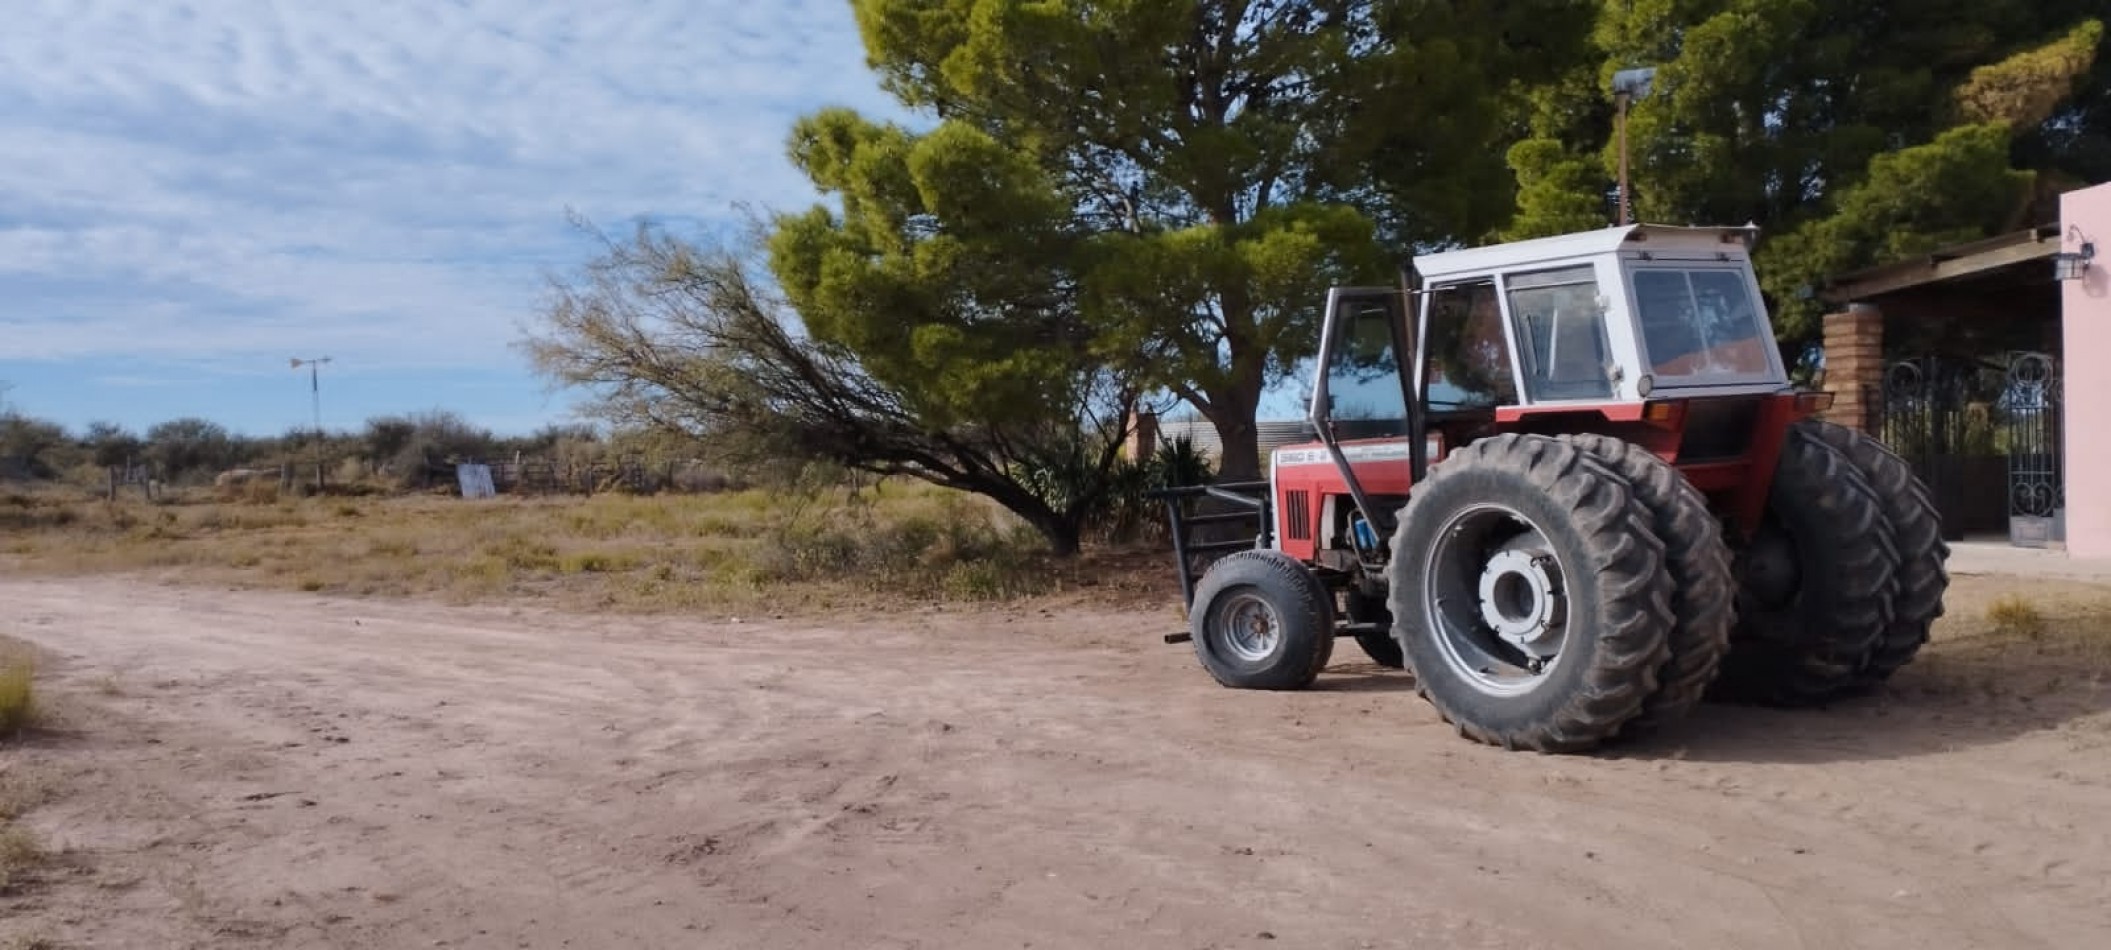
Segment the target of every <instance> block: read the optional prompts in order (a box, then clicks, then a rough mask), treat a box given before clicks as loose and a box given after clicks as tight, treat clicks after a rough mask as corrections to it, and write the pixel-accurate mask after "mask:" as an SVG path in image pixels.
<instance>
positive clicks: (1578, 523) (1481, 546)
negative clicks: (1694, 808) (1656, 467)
mask: <svg viewBox="0 0 2111 950" xmlns="http://www.w3.org/2000/svg"><path fill="white" fill-rule="evenodd" d="M1392 570H1393V577H1392V612H1393V617H1394V632H1395V635H1396V636H1397V637H1398V638H1399V640H1400V644H1401V647H1402V651H1403V652H1404V653H1405V655H1406V659H1407V664H1408V667H1409V668H1410V669H1412V670H1413V671H1414V675H1415V688H1416V689H1417V690H1418V691H1420V692H1421V694H1422V696H1423V697H1424V698H1425V699H1427V700H1428V701H1429V702H1430V703H1431V704H1432V705H1434V706H1435V707H1436V708H1437V711H1438V712H1439V713H1440V714H1442V715H1443V716H1444V718H1445V719H1446V720H1448V721H1450V722H1451V723H1452V724H1454V725H1455V726H1456V727H1457V728H1458V730H1459V732H1460V733H1461V734H1463V735H1465V736H1467V737H1469V738H1472V739H1476V740H1479V741H1481V742H1486V743H1489V744H1492V745H1499V746H1503V747H1505V748H1511V749H1535V750H1539V751H1543V752H1577V751H1583V750H1586V749H1589V748H1591V747H1593V746H1595V745H1597V744H1598V743H1600V742H1602V741H1604V740H1606V739H1609V738H1611V737H1612V736H1614V735H1615V734H1616V733H1618V732H1619V731H1620V729H1621V727H1623V726H1624V725H1626V724H1627V723H1628V722H1629V721H1630V720H1632V719H1633V718H1634V717H1635V716H1636V715H1637V714H1639V713H1640V712H1641V711H1642V709H1643V704H1644V702H1645V701H1646V700H1647V699H1648V697H1649V696H1650V695H1651V694H1653V693H1655V692H1656V689H1657V676H1658V671H1659V670H1660V669H1661V668H1662V667H1663V664H1664V661H1665V659H1666V658H1667V656H1668V655H1669V652H1670V648H1669V637H1670V635H1671V631H1672V627H1673V623H1674V620H1673V614H1672V610H1671V592H1670V578H1669V575H1668V574H1667V572H1666V570H1665V566H1664V544H1663V542H1662V541H1660V540H1659V539H1658V538H1657V536H1656V534H1655V533H1654V531H1653V530H1652V528H1651V526H1650V523H1649V515H1648V512H1647V510H1646V509H1644V508H1643V507H1641V506H1638V505H1636V504H1635V503H1634V495H1633V492H1632V490H1631V489H1630V487H1629V485H1628V483H1627V481H1626V480H1625V479H1623V478H1622V477H1621V476H1620V475H1619V474H1617V473H1616V472H1614V471H1613V470H1612V469H1610V468H1608V467H1606V466H1605V465H1604V464H1603V463H1601V462H1599V461H1597V460H1596V459H1594V458H1593V457H1592V456H1591V455H1590V454H1589V453H1587V452H1584V451H1582V450H1580V449H1578V448H1577V447H1575V446H1573V445H1570V444H1568V443H1566V442H1563V441H1560V440H1558V439H1553V438H1548V437H1544V436H1530V435H1499V436H1495V437H1492V438H1488V439H1483V440H1481V441H1478V442H1475V443H1473V444H1471V445H1468V446H1466V447H1465V448H1462V449H1460V450H1458V451H1456V452H1454V453H1452V455H1451V456H1450V457H1448V458H1446V459H1445V460H1444V462H1443V463H1442V464H1440V465H1438V466H1436V468H1435V469H1434V470H1432V472H1431V474H1430V478H1429V479H1428V480H1427V481H1425V482H1424V483H1423V484H1421V485H1418V486H1416V488H1415V491H1414V494H1413V495H1412V496H1411V497H1410V499H1409V501H1408V503H1407V506H1406V507H1405V508H1403V509H1402V511H1401V516H1400V527H1399V530H1398V532H1397V533H1396V534H1395V536H1394V542H1393V566H1392Z"/></svg>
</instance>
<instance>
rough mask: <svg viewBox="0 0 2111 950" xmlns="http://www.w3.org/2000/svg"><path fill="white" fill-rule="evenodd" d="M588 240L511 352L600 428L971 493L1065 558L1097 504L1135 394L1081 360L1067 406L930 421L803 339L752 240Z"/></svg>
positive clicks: (649, 235) (853, 365)
mask: <svg viewBox="0 0 2111 950" xmlns="http://www.w3.org/2000/svg"><path fill="white" fill-rule="evenodd" d="M596 235H597V237H598V239H599V240H600V242H601V245H602V253H601V254H600V256H599V257H597V258H596V259H594V260H592V261H591V262H589V263H588V264H587V265H585V267H583V268H582V269H581V271H580V272H579V273H577V274H576V275H573V276H572V277H570V278H560V279H558V280H555V281H553V284H552V294H551V297H550V299H549V301H548V303H547V305H546V306H545V307H544V308H543V314H542V316H543V319H542V329H541V331H540V332H537V333H533V334H531V335H530V336H529V337H528V338H527V340H526V341H525V346H526V348H527V350H528V352H529V353H530V355H531V356H532V358H533V359H534V361H535V363H536V365H537V367H538V368H539V369H540V370H541V371H542V372H543V373H544V374H545V375H547V376H549V377H551V378H553V379H555V380H557V381H560V382H562V383H564V384H568V385H572V386H579V387H583V388H586V389H589V390H591V391H593V392H594V393H595V394H596V399H595V402H594V405H593V408H594V410H595V411H596V412H597V413H598V414H600V415H602V416H603V417H604V418H607V419H608V420H609V421H611V422H613V423H616V424H619V425H636V426H645V427H650V428H654V429H659V430H664V431H670V432H677V433H681V434H683V435H686V436H688V437H690V438H694V439H696V440H698V441H699V442H700V443H702V444H705V445H709V446H710V447H711V448H712V450H713V451H714V453H719V454H722V455H724V456H726V457H729V458H732V459H736V460H746V461H753V462H772V463H783V462H787V461H790V462H803V461H813V462H826V463H832V464H837V465H841V466H843V467H846V468H848V469H851V470H854V471H861V472H866V473H871V474H876V475H883V476H892V475H903V476H910V477H914V478H919V479H923V480H925V481H929V482H932V483H935V484H938V485H942V486H945V487H948V488H954V489H958V490H961V491H966V492H972V493H975V494H978V495H982V496H985V497H988V498H990V499H992V500H994V501H995V502H997V503H998V504H1000V505H1002V506H1003V507H1004V508H1005V509H1007V510H1009V511H1011V512H1012V513H1014V514H1016V515H1018V516H1019V517H1020V518H1021V519H1023V520H1024V521H1026V522H1027V523H1028V524H1030V525H1032V526H1033V527H1034V528H1035V529H1036V530H1037V531H1039V532H1040V534H1041V535H1042V536H1043V537H1044V538H1045V539H1046V540H1047V542H1048V544H1049V546H1050V547H1051V549H1053V550H1054V551H1055V552H1056V553H1058V554H1062V555H1069V554H1073V553H1075V552H1076V551H1077V549H1078V546H1079V542H1080V539H1081V536H1082V534H1083V532H1084V530H1085V528H1086V526H1087V524H1088V523H1089V521H1090V520H1091V518H1092V516H1093V515H1094V513H1095V512H1096V511H1097V510H1098V509H1099V508H1100V507H1101V506H1103V505H1104V504H1105V503H1106V502H1107V500H1108V499H1107V493H1108V491H1109V484H1110V480H1109V477H1108V476H1109V473H1110V472H1111V471H1112V470H1113V469H1114V468H1115V467H1116V466H1117V465H1119V464H1120V459H1121V456H1120V451H1121V443H1122V441H1123V440H1124V439H1125V438H1127V436H1128V434H1129V427H1130V425H1131V422H1130V420H1131V418H1132V412H1131V410H1132V409H1133V408H1134V407H1135V405H1136V403H1137V400H1138V393H1137V391H1136V387H1135V385H1134V383H1132V382H1131V381H1130V380H1128V379H1125V378H1123V376H1122V374H1120V373H1117V372H1113V371H1110V370H1108V369H1107V368H1106V367H1105V366H1103V365H1098V364H1096V363H1095V362H1094V361H1093V360H1091V359H1090V357H1089V356H1088V355H1087V354H1086V353H1084V352H1083V348H1082V347H1081V348H1080V352H1079V354H1078V360H1077V363H1076V366H1075V373H1074V376H1075V379H1074V385H1072V386H1071V387H1069V393H1068V405H1052V406H1045V407H1038V408H1037V409H1035V410H1033V411H1022V409H1023V408H1024V407H1019V406H992V407H989V410H990V411H988V412H986V413H983V414H981V417H980V418H973V419H966V420H948V421H946V422H944V423H937V422H934V421H933V420H932V419H930V418H927V417H926V416H925V415H924V414H922V413H919V412H918V411H917V409H916V408H915V407H916V399H915V398H914V394H910V393H904V392H901V391H898V390H896V389H893V388H890V387H889V386H887V385H885V384H883V383H881V382H879V381H878V380H876V379H874V378H873V376H872V375H871V374H869V373H867V372H865V371H864V370H863V369H862V368H861V366H860V365H859V360H858V357H857V354H856V353H855V352H853V351H851V350H850V349H849V348H847V347H844V346H840V345H835V344H831V343H829V342H827V341H823V340H818V339H815V338H813V337H812V336H810V335H808V334H806V333H804V332H802V328H801V327H800V325H799V323H798V321H797V317H796V315H795V314H794V313H793V311H792V310H791V308H790V307H789V306H787V305H786V303H785V302H784V300H783V299H782V298H781V297H780V296H779V295H778V294H777V293H776V291H775V290H774V288H773V287H772V285H771V284H770V283H769V281H768V278H767V277H766V276H764V274H763V272H762V266H761V263H760V257H761V255H760V252H759V251H758V250H757V246H758V245H757V243H756V242H755V241H753V240H750V241H748V242H746V243H742V242H739V241H727V242H723V243H715V244H709V245H700V244H697V243H692V242H689V241H685V240H682V239H680V238H677V237H674V236H671V235H668V234H666V233H665V232H664V231H661V230H659V229H657V228H653V227H651V226H640V227H639V228H638V229H637V231H636V232H635V234H634V235H633V236H632V237H631V238H629V239H628V240H621V241H618V240H614V239H611V238H609V237H608V236H606V235H602V234H599V233H598V232H596Z"/></svg>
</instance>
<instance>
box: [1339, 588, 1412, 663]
mask: <svg viewBox="0 0 2111 950" xmlns="http://www.w3.org/2000/svg"><path fill="white" fill-rule="evenodd" d="M1343 599H1344V600H1345V601H1347V606H1348V613H1349V622H1351V623H1376V624H1384V625H1385V632H1383V633H1359V634H1357V635H1356V645H1357V646H1359V647H1362V648H1363V655H1364V656H1367V657H1370V658H1371V662H1373V663H1376V664H1378V665H1379V666H1382V667H1385V668H1386V669H1389V670H1398V669H1405V668H1406V667H1407V657H1406V656H1404V655H1402V654H1401V652H1400V641H1398V640H1395V639H1393V634H1392V626H1393V612H1392V611H1390V610H1387V609H1386V608H1385V599H1384V598H1382V597H1372V596H1369V595H1367V594H1364V593H1363V592H1361V591H1358V590H1356V589H1355V588H1353V587H1351V588H1349V590H1348V592H1347V593H1345V594H1344V595H1343Z"/></svg>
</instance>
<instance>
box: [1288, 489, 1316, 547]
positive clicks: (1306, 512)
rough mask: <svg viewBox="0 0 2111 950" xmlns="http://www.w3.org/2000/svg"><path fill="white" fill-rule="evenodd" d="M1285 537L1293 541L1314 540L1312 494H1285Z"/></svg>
mask: <svg viewBox="0 0 2111 950" xmlns="http://www.w3.org/2000/svg"><path fill="white" fill-rule="evenodd" d="M1283 537H1284V538H1286V539H1289V540H1291V541H1310V540H1312V493H1311V492H1309V491H1287V492H1284V493H1283Z"/></svg>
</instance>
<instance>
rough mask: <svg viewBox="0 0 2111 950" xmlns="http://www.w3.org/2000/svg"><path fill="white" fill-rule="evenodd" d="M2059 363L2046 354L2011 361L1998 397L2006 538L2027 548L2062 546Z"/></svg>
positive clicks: (2064, 504) (2063, 510) (2063, 494)
mask: <svg viewBox="0 0 2111 950" xmlns="http://www.w3.org/2000/svg"><path fill="white" fill-rule="evenodd" d="M2060 390H2061V387H2060V374H2059V362H2058V361H2057V360H2056V359H2054V358H2053V357H2052V356H2050V355H2048V354H2045V353H2019V354H2016V355H2015V357H2014V358H2012V359H2011V360H2010V361H2009V364H2008V377H2007V385H2006V386H2004V387H2003V389H2002V393H2001V415H2002V422H2003V427H2004V429H2005V430H2006V432H2005V434H2006V436H2007V438H2006V439H2005V440H2004V441H2006V442H2007V446H2006V448H2007V449H2008V452H2007V455H2008V515H2009V525H2010V527H2009V538H2010V540H2011V541H2012V542H2013V543H2016V544H2020V545H2027V546H2030V547H2039V546H2043V545H2044V544H2045V543H2046V542H2048V541H2055V540H2065V530H2064V529H2065V525H2064V524H2062V522H2063V521H2064V515H2065V513H2066V509H2067V492H2066V479H2065V478H2064V477H2063V476H2064V475H2065V471H2064V468H2063V466H2062V464H2061V461H2062V460H2061V458H2060V422H2061V420H2060V415H2061V413H2060V394H2061V393H2060Z"/></svg>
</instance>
